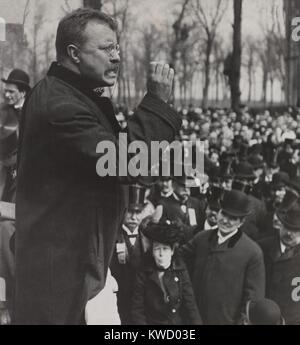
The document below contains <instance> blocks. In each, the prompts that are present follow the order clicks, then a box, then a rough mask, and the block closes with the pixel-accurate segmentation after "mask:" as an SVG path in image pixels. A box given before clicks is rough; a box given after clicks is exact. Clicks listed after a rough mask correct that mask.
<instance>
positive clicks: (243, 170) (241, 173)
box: [234, 162, 256, 180]
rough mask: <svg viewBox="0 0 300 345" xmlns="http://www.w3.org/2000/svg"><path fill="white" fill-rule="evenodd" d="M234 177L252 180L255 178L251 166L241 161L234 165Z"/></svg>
mask: <svg viewBox="0 0 300 345" xmlns="http://www.w3.org/2000/svg"><path fill="white" fill-rule="evenodd" d="M234 173H235V177H236V178H237V179H239V178H240V179H247V180H254V179H255V178H256V176H255V174H254V171H253V166H252V165H251V164H250V163H248V162H241V163H239V164H237V165H236V166H235V169H234Z"/></svg>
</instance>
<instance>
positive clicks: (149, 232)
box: [143, 220, 183, 246]
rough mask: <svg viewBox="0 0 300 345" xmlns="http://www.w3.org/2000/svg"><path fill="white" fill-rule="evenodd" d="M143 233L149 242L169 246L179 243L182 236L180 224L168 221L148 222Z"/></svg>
mask: <svg viewBox="0 0 300 345" xmlns="http://www.w3.org/2000/svg"><path fill="white" fill-rule="evenodd" d="M143 233H144V235H145V236H146V237H147V238H148V239H149V240H151V241H155V242H159V243H163V244H167V245H170V246H172V245H174V244H175V243H178V242H180V240H181V238H182V236H183V230H182V227H181V226H180V224H179V223H178V222H175V221H173V222H171V221H169V220H165V221H160V222H159V223H154V222H150V223H149V224H148V225H147V227H146V229H145V230H144V232H143Z"/></svg>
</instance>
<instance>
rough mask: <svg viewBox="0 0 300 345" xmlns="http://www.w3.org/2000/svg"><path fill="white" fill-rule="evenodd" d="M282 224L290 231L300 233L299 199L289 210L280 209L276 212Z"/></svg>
mask: <svg viewBox="0 0 300 345" xmlns="http://www.w3.org/2000/svg"><path fill="white" fill-rule="evenodd" d="M276 214H277V216H278V218H279V220H280V221H281V223H282V224H283V225H284V226H285V227H286V228H287V229H288V230H290V231H293V232H300V199H299V198H298V199H297V200H296V201H295V202H294V203H292V205H291V206H290V207H289V208H288V209H287V210H283V209H279V210H278V211H277V212H276Z"/></svg>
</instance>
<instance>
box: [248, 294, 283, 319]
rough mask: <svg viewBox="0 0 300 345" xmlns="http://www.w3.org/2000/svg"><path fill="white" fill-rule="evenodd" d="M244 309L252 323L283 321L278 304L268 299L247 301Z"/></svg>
mask: <svg viewBox="0 0 300 345" xmlns="http://www.w3.org/2000/svg"><path fill="white" fill-rule="evenodd" d="M246 309H247V316H248V319H249V321H250V322H251V324H252V325H281V324H283V323H284V322H283V319H282V316H281V311H280V308H279V306H278V304H277V303H275V302H274V301H272V300H270V299H267V298H264V299H262V300H259V301H249V302H248V303H247V308H246Z"/></svg>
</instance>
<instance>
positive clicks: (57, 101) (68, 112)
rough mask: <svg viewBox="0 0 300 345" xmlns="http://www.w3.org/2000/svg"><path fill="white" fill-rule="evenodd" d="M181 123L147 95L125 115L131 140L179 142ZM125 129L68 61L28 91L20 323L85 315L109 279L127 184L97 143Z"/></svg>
mask: <svg viewBox="0 0 300 345" xmlns="http://www.w3.org/2000/svg"><path fill="white" fill-rule="evenodd" d="M180 125H181V120H180V118H179V116H178V115H177V114H176V113H175V112H174V111H173V110H172V109H171V108H170V107H169V106H168V105H167V104H165V103H164V102H163V101H161V100H160V99H158V98H156V97H154V96H152V95H150V94H147V95H146V96H145V97H144V99H143V101H142V102H141V104H140V106H139V107H138V108H137V111H136V113H135V115H134V116H133V117H132V119H131V120H130V121H129V123H128V141H129V142H130V141H132V140H137V139H138V140H144V141H145V142H146V143H147V144H149V142H150V141H151V140H158V141H160V140H162V139H164V140H168V141H172V140H174V137H175V133H176V132H177V131H178V129H179V128H180ZM119 131H120V127H119V126H118V123H117V121H116V118H115V116H114V112H113V107H112V104H111V102H110V100H109V99H107V98H104V97H99V95H97V94H96V93H94V92H93V91H92V90H91V85H90V83H88V82H86V81H85V80H82V78H80V77H79V76H78V75H76V74H74V73H72V72H71V71H69V70H66V69H65V68H63V67H62V66H59V65H57V64H53V65H52V66H51V68H50V70H49V72H48V75H47V77H45V78H44V79H43V80H42V81H41V82H40V83H39V84H37V86H35V88H34V89H33V90H32V92H31V94H29V97H28V99H27V102H26V103H25V105H24V108H23V115H22V119H21V126H20V147H19V167H18V185H17V200H16V217H17V223H16V227H17V234H16V323H18V324H78V323H80V322H81V320H82V316H83V314H84V309H85V305H86V302H87V300H89V299H91V298H92V297H94V296H95V295H96V294H97V293H98V292H99V291H100V290H101V289H102V288H103V286H104V283H105V278H106V273H107V269H108V266H109V263H110V260H111V256H112V251H113V246H114V243H115V240H116V234H117V231H118V229H119V228H120V226H121V222H122V219H123V216H124V212H125V208H126V203H127V201H126V200H127V188H126V187H124V186H123V185H121V183H120V182H121V179H120V178H117V177H99V176H98V175H97V173H96V163H97V161H98V159H99V157H100V156H101V155H100V153H96V147H97V145H98V143H99V142H101V141H104V140H106V141H110V142H112V143H114V144H115V145H116V151H117V152H118V147H119V142H118V140H117V134H118V132H119ZM118 158H119V159H120V160H124V158H125V157H124V155H121V156H120V157H118ZM123 163H124V161H123ZM117 164H118V162H117Z"/></svg>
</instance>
